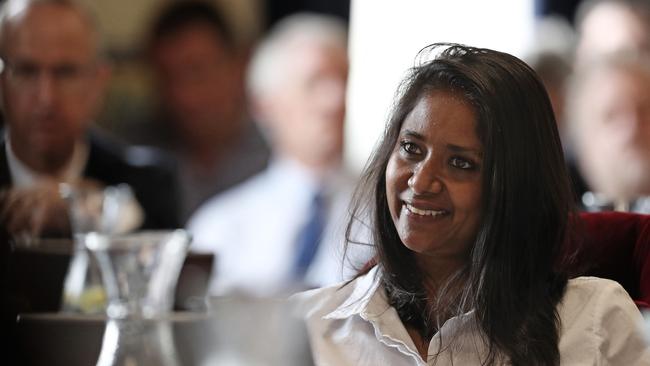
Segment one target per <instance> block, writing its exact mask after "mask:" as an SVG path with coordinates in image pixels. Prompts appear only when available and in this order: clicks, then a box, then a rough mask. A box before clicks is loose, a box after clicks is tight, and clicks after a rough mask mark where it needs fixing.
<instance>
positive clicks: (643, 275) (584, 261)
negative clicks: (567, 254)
mask: <svg viewBox="0 0 650 366" xmlns="http://www.w3.org/2000/svg"><path fill="white" fill-rule="evenodd" d="M580 217H581V218H582V223H583V225H584V226H583V227H582V228H578V236H577V240H584V241H583V242H581V243H578V244H580V249H579V252H578V255H577V263H576V264H577V265H578V266H579V267H580V268H582V269H581V270H579V272H578V273H579V274H581V275H589V276H597V277H603V278H609V279H612V280H614V281H617V282H618V283H620V284H621V285H622V286H623V287H624V288H625V289H626V290H627V292H628V293H629V294H630V296H631V297H632V299H634V301H635V302H636V304H637V305H638V306H639V307H643V308H650V215H639V214H633V213H622V212H599V213H581V214H580Z"/></svg>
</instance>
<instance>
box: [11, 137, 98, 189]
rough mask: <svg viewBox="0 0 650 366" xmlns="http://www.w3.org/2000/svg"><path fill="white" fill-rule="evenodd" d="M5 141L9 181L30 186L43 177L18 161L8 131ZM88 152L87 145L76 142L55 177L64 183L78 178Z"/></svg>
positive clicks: (20, 185)
mask: <svg viewBox="0 0 650 366" xmlns="http://www.w3.org/2000/svg"><path fill="white" fill-rule="evenodd" d="M5 141H6V143H5V151H6V154H7V164H8V166H9V172H10V174H11V181H12V184H13V185H14V186H16V187H32V186H34V185H35V184H36V183H37V182H38V181H40V180H42V179H43V178H44V177H45V175H43V174H41V173H38V172H36V171H34V170H33V169H31V168H30V167H28V166H27V165H26V164H25V163H23V162H22V161H20V159H19V158H18V157H17V156H16V154H14V152H13V149H12V147H11V140H10V139H9V134H8V133H7V134H6V135H5ZM88 154H89V151H88V145H87V144H86V143H85V142H83V141H79V142H77V143H76V144H75V148H74V152H73V153H72V158H71V159H70V161H69V162H68V164H67V165H66V166H65V167H64V168H63V170H62V171H61V172H60V173H59V174H58V175H57V176H56V179H57V180H58V181H60V182H66V183H71V182H74V181H76V180H78V179H79V178H80V177H81V176H82V174H83V170H84V167H85V166H86V162H87V161H88Z"/></svg>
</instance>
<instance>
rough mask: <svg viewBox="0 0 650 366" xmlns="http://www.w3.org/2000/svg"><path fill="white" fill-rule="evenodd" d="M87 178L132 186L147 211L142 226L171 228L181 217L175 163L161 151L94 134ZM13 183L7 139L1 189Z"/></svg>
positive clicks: (1, 148)
mask: <svg viewBox="0 0 650 366" xmlns="http://www.w3.org/2000/svg"><path fill="white" fill-rule="evenodd" d="M88 141H89V147H90V151H89V154H88V162H87V163H86V167H85V169H84V172H83V176H84V177H85V178H91V179H94V180H96V181H98V182H100V183H103V184H105V185H117V184H120V183H126V184H128V185H129V186H131V188H132V189H133V191H134V193H135V196H136V198H137V200H138V202H139V203H140V205H141V206H142V209H143V211H144V214H145V219H144V223H143V225H142V227H141V229H172V228H177V227H179V226H180V225H181V223H180V220H179V213H180V212H179V211H180V209H179V198H178V188H177V183H176V182H177V181H176V176H175V170H174V168H173V164H172V163H171V162H170V161H169V160H167V159H165V157H163V156H162V155H161V153H160V152H158V151H156V150H153V149H150V148H144V147H126V146H123V145H121V144H120V143H118V142H116V141H114V140H111V139H108V138H107V137H104V136H101V135H99V134H98V133H91V134H89V137H88ZM10 186H11V173H10V172H9V166H8V163H7V156H6V151H5V142H4V140H3V141H2V142H1V143H0V188H4V187H10Z"/></svg>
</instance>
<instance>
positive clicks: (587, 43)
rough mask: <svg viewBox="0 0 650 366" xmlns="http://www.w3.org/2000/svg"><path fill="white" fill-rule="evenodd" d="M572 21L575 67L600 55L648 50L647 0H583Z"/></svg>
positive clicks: (649, 22)
mask: <svg viewBox="0 0 650 366" xmlns="http://www.w3.org/2000/svg"><path fill="white" fill-rule="evenodd" d="M575 23H576V29H577V32H578V44H577V46H576V54H575V65H576V67H577V68H579V67H582V66H583V65H585V64H588V63H590V62H592V61H594V60H597V59H598V58H599V57H601V56H604V55H611V54H620V53H648V51H650V2H648V1H645V0H586V1H583V2H582V3H581V4H580V6H579V7H578V9H577V13H576V21H575Z"/></svg>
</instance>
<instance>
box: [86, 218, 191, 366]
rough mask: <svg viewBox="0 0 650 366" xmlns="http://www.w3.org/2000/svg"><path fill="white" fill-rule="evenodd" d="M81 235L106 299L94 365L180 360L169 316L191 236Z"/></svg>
mask: <svg viewBox="0 0 650 366" xmlns="http://www.w3.org/2000/svg"><path fill="white" fill-rule="evenodd" d="M81 240H82V241H83V243H84V245H85V246H86V248H88V250H89V251H90V252H91V253H92V254H93V255H94V257H95V258H96V259H97V262H98V264H99V268H100V271H101V274H102V279H103V282H104V288H105V291H106V294H107V298H108V305H107V308H106V314H107V315H108V323H107V326H106V330H105V332H104V338H103V342H102V349H101V353H100V356H99V360H98V362H97V365H98V366H117V365H124V366H126V365H128V366H141V365H163V366H176V365H179V364H180V362H179V360H178V356H177V352H176V348H175V345H174V341H173V333H172V330H171V326H170V323H169V321H168V319H169V315H170V314H171V311H172V309H173V304H174V290H175V287H176V281H177V280H178V275H179V273H180V269H181V266H182V264H183V261H184V259H185V255H186V253H187V248H188V245H189V235H188V234H187V233H186V232H185V231H183V230H174V231H152V232H141V233H135V234H129V235H102V234H98V233H88V234H84V235H83V236H82V239H81Z"/></svg>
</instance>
